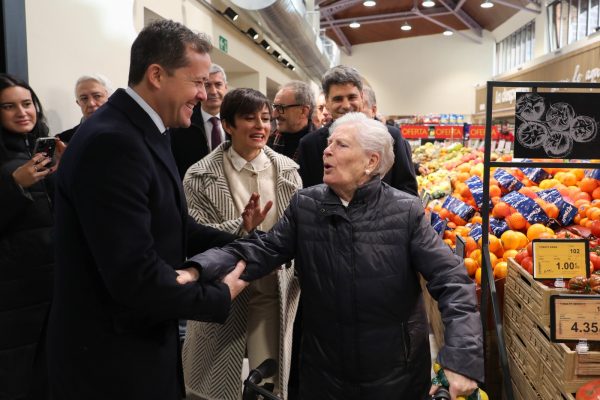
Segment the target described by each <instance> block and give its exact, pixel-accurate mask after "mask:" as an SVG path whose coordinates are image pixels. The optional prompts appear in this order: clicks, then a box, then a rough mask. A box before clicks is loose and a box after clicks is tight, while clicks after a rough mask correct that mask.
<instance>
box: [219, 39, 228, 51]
mask: <svg viewBox="0 0 600 400" xmlns="http://www.w3.org/2000/svg"><path fill="white" fill-rule="evenodd" d="M219 50H221V51H222V52H223V53H227V39H225V38H224V37H223V36H219Z"/></svg>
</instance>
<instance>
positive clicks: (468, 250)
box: [465, 236, 477, 254]
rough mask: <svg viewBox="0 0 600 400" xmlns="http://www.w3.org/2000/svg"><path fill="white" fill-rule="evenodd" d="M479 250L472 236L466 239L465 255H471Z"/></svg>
mask: <svg viewBox="0 0 600 400" xmlns="http://www.w3.org/2000/svg"><path fill="white" fill-rule="evenodd" d="M476 249H477V242H475V239H473V238H472V237H471V236H467V237H466V238H465V254H471V252H472V251H473V250H476Z"/></svg>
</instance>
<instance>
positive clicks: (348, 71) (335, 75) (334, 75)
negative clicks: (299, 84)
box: [321, 65, 363, 98]
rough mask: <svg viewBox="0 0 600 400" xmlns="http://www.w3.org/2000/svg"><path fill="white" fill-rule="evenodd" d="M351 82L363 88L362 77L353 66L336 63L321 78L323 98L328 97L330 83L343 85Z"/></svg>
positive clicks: (360, 88)
mask: <svg viewBox="0 0 600 400" xmlns="http://www.w3.org/2000/svg"><path fill="white" fill-rule="evenodd" d="M348 83H351V84H353V85H354V86H356V87H357V88H358V90H360V91H362V90H363V83H362V77H361V76H360V74H359V73H358V71H357V70H356V69H355V68H352V67H348V66H346V65H338V66H336V67H333V68H331V69H329V70H328V71H327V72H325V75H323V78H321V87H322V88H323V93H325V98H327V97H329V89H330V88H331V85H345V84H348Z"/></svg>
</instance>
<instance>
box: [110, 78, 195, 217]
mask: <svg viewBox="0 0 600 400" xmlns="http://www.w3.org/2000/svg"><path fill="white" fill-rule="evenodd" d="M108 101H109V102H111V103H112V104H113V105H114V106H115V107H117V108H119V109H120V110H121V111H123V113H124V114H125V115H127V117H128V118H129V120H130V121H131V123H132V124H133V125H135V126H136V127H137V128H138V129H139V130H140V131H141V133H142V135H143V137H144V141H145V142H146V144H147V145H148V148H149V149H150V151H151V152H152V153H154V155H155V157H156V158H157V159H158V160H159V161H160V163H161V164H162V165H163V166H164V167H165V169H166V170H167V172H168V174H169V176H170V178H171V181H172V183H173V186H175V196H176V200H177V204H178V205H179V208H180V210H181V211H182V213H183V212H184V211H185V212H186V213H187V207H186V205H185V203H184V202H183V200H184V196H183V189H182V186H181V181H180V179H179V172H178V171H177V165H175V160H174V159H173V153H172V152H171V142H170V140H171V139H170V137H169V133H168V132H167V133H165V134H162V133H161V132H159V131H158V128H157V127H156V124H155V123H154V122H153V121H152V119H151V118H150V116H149V115H148V114H147V113H146V111H144V109H143V108H142V107H140V105H139V104H138V103H137V102H136V101H135V100H133V99H132V98H131V96H129V95H128V94H127V92H125V90H123V89H118V90H117V91H116V92H115V93H114V94H113V95H112V96H111V97H110V99H109V100H108Z"/></svg>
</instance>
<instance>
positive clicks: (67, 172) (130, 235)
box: [48, 21, 246, 400]
mask: <svg viewBox="0 0 600 400" xmlns="http://www.w3.org/2000/svg"><path fill="white" fill-rule="evenodd" d="M210 49H211V45H210V42H209V40H208V39H207V38H206V36H204V35H202V34H195V33H193V32H192V31H190V30H189V29H187V28H185V27H184V26H183V25H181V24H179V23H176V22H173V21H157V22H154V23H152V24H150V25H148V26H147V27H146V28H144V29H143V30H142V32H140V34H139V36H138V37H137V39H136V40H135V41H134V43H133V45H132V48H131V64H130V71H129V87H128V88H127V89H126V90H123V89H119V90H117V92H116V93H115V94H114V95H113V96H111V97H110V99H109V100H108V102H107V103H106V104H105V106H104V107H102V108H101V109H99V110H98V111H97V112H95V113H94V114H93V115H92V116H91V117H90V118H89V119H88V120H86V121H85V122H84V123H83V124H82V125H81V127H80V129H79V131H78V133H77V135H75V136H74V137H73V140H72V141H71V143H70V144H69V147H68V150H67V151H66V152H65V154H64V157H63V158H62V160H61V165H60V169H59V171H58V181H57V187H56V220H57V221H58V223H57V232H56V243H57V252H56V254H57V266H56V281H55V282H56V283H55V293H56V296H55V299H54V303H53V305H52V310H51V314H50V321H49V326H48V353H49V354H48V359H49V370H50V385H51V388H52V394H53V396H54V398H56V399H61V400H69V399H73V400H75V399H77V400H79V399H86V400H90V399H98V400H100V399H103V400H105V399H128V400H130V399H140V400H141V399H144V400H150V399H155V400H175V399H180V398H182V397H183V395H184V393H185V392H184V385H183V375H182V368H181V360H180V342H179V336H178V324H177V320H178V319H195V320H203V321H214V322H223V321H224V320H225V319H226V317H227V315H228V312H229V306H230V303H231V300H232V299H233V298H235V296H237V294H239V292H240V291H241V290H242V289H243V288H244V287H245V286H246V284H245V283H244V282H242V281H241V280H239V274H240V273H241V271H242V270H243V266H241V265H240V266H239V267H237V268H236V272H234V273H233V274H229V275H227V276H226V277H225V278H224V279H223V281H215V282H209V283H205V284H196V283H186V284H183V282H186V281H188V280H189V279H187V277H189V275H194V276H195V277H197V274H198V273H197V270H195V269H191V268H185V267H186V265H185V264H184V260H185V257H186V255H191V254H193V253H195V252H197V251H200V250H203V249H208V248H210V247H212V246H215V245H219V244H225V243H228V242H229V241H230V240H232V239H233V237H232V236H231V235H229V234H225V233H222V232H220V231H217V230H215V229H212V228H208V227H203V226H200V225H198V224H196V223H194V222H193V220H192V219H191V217H189V216H188V213H187V207H186V203H185V197H184V194H183V191H182V187H181V182H180V179H179V175H178V173H177V168H176V166H175V162H174V161H173V156H172V154H171V149H170V143H169V142H170V139H169V134H168V132H167V129H168V128H170V127H179V126H189V124H190V117H191V114H192V109H193V107H194V106H195V105H196V104H197V103H198V102H200V101H203V100H205V99H206V92H205V89H204V84H205V81H206V80H207V78H208V70H209V67H210V64H211V60H210V56H209V55H208V52H209V51H210Z"/></svg>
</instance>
